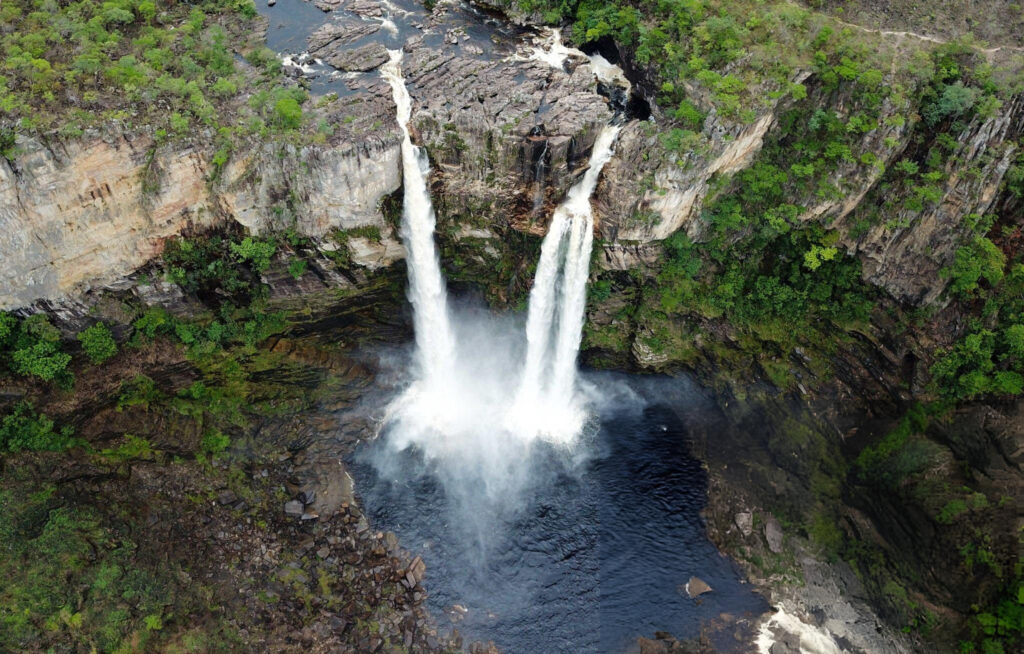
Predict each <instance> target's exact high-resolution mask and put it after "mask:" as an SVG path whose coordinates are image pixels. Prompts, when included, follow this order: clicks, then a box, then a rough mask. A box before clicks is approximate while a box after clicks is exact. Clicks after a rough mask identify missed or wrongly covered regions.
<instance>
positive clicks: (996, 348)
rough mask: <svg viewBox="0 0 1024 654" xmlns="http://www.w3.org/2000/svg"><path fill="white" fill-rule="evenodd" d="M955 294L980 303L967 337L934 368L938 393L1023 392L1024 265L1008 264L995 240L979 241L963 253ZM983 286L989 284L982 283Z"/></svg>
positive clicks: (957, 264) (958, 396)
mask: <svg viewBox="0 0 1024 654" xmlns="http://www.w3.org/2000/svg"><path fill="white" fill-rule="evenodd" d="M951 276H952V278H953V285H952V289H953V291H954V292H955V293H958V294H960V295H965V296H967V297H969V298H970V299H971V300H973V301H974V302H976V303H978V306H980V310H979V311H978V313H977V314H976V315H974V316H971V317H970V319H969V321H968V324H967V329H966V330H965V333H964V334H963V336H962V337H961V338H959V339H958V340H957V342H956V343H954V344H953V346H952V347H950V348H948V349H946V350H944V351H942V352H941V353H940V354H939V356H938V358H937V360H936V362H935V364H934V365H933V366H932V368H931V374H932V378H933V379H932V385H933V388H934V390H935V391H936V392H937V393H938V394H940V395H942V396H944V397H947V398H951V399H958V400H967V399H971V398H975V397H978V396H980V395H987V394H994V395H1019V394H1021V393H1022V392H1024V261H1022V260H1021V258H1020V255H1018V256H1017V257H1016V258H1015V259H1014V260H1012V261H1007V259H1006V256H1005V255H1004V254H1003V252H1002V251H1001V250H1000V249H999V248H997V247H996V246H995V245H994V244H993V242H992V241H990V240H989V239H987V238H984V237H978V238H977V239H976V240H975V241H974V243H972V244H970V245H968V246H965V247H964V248H961V249H960V250H959V251H958V252H957V255H956V261H955V262H954V264H953V268H952V271H951ZM982 281H984V284H982Z"/></svg>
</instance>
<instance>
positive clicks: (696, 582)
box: [686, 577, 712, 598]
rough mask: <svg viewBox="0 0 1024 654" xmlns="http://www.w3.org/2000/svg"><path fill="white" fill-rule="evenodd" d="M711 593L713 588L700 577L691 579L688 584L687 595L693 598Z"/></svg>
mask: <svg viewBox="0 0 1024 654" xmlns="http://www.w3.org/2000/svg"><path fill="white" fill-rule="evenodd" d="M711 591H712V588H711V586H709V585H708V583H707V582H706V581H704V580H703V579H701V578H700V577H690V580H689V581H688V582H686V594H687V595H689V596H690V597H691V598H694V597H697V596H698V595H703V594H704V593H710V592H711Z"/></svg>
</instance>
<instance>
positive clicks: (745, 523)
mask: <svg viewBox="0 0 1024 654" xmlns="http://www.w3.org/2000/svg"><path fill="white" fill-rule="evenodd" d="M733 522H735V523H736V528H737V529H739V530H740V533H741V534H743V537H744V538H746V537H749V536H750V535H751V534H752V533H754V514H752V513H750V512H749V511H741V512H739V513H737V514H736V517H735V518H734V519H733Z"/></svg>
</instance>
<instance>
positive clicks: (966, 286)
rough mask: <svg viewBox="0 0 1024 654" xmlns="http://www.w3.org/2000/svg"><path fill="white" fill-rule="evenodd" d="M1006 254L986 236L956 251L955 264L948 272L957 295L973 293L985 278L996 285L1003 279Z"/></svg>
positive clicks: (952, 287)
mask: <svg viewBox="0 0 1024 654" xmlns="http://www.w3.org/2000/svg"><path fill="white" fill-rule="evenodd" d="M1005 267H1006V256H1005V255H1004V254H1003V252H1002V250H1000V249H999V248H998V247H996V245H995V243H993V242H992V241H990V240H988V239H987V238H985V237H984V236H978V237H977V238H975V239H974V241H973V242H972V243H971V244H970V245H966V246H964V247H962V248H960V249H959V250H957V251H956V255H955V257H954V259H953V265H952V267H951V268H950V269H949V271H948V272H947V274H948V275H949V276H950V277H951V278H952V279H953V284H952V286H951V287H950V288H951V290H952V291H953V293H956V294H957V295H971V294H973V292H974V291H976V290H977V289H978V285H979V282H980V281H981V280H983V279H984V280H985V281H986V282H988V283H989V284H990V285H993V286H994V285H996V284H998V283H999V282H1000V281H1002V279H1003V269H1004V268H1005Z"/></svg>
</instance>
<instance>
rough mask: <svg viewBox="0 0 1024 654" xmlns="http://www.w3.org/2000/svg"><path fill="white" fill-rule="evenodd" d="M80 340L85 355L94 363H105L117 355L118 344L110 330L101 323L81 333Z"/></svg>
mask: <svg viewBox="0 0 1024 654" xmlns="http://www.w3.org/2000/svg"><path fill="white" fill-rule="evenodd" d="M78 340H79V341H81V343H82V349H83V350H84V351H85V355H86V356H87V357H89V360H90V361H92V362H93V363H96V364H99V363H103V362H104V361H106V360H107V359H109V358H110V357H112V356H114V355H115V354H117V343H115V342H114V337H113V335H112V334H111V333H110V329H108V328H107V326H106V325H104V324H103V323H101V322H100V323H96V324H95V325H93V326H92V327H89V328H88V329H86V330H84V331H83V332H82V333H80V334H79V335H78Z"/></svg>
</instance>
